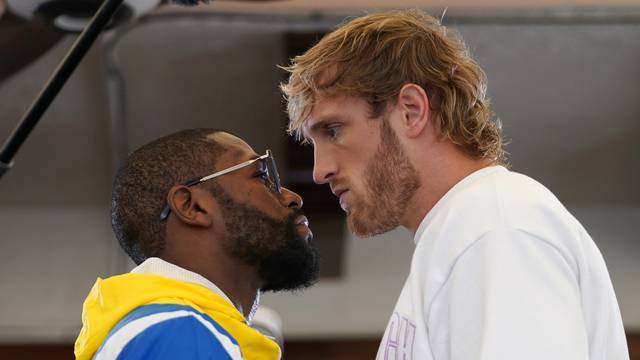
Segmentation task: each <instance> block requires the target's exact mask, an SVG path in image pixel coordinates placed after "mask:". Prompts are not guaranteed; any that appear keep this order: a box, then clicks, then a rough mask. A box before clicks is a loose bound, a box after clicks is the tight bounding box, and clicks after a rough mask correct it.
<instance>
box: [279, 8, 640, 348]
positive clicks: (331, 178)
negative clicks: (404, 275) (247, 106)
mask: <svg viewBox="0 0 640 360" xmlns="http://www.w3.org/2000/svg"><path fill="white" fill-rule="evenodd" d="M285 69H286V70H287V71H289V72H290V78H289V81H288V82H287V83H285V84H283V85H282V89H283V91H284V93H285V95H286V97H287V99H288V110H289V116H290V124H289V130H290V132H291V133H292V134H294V135H296V136H297V137H298V138H299V139H303V140H305V141H308V142H310V143H311V144H313V146H314V151H315V162H314V170H313V176H314V181H315V182H317V183H318V184H329V185H330V186H331V189H332V191H333V193H334V194H335V195H336V196H337V197H339V201H340V205H341V207H342V208H343V210H344V211H345V212H346V215H347V221H348V224H349V227H350V229H351V230H352V231H353V232H354V233H355V234H356V235H359V236H362V237H367V236H372V235H376V234H381V233H384V232H387V231H389V230H392V229H394V228H396V227H398V226H403V227H405V228H407V229H408V230H409V231H410V232H411V233H413V234H414V241H415V244H416V248H415V252H414V255H413V259H412V261H411V268H410V273H409V276H408V279H407V281H406V283H405V285H404V288H403V290H402V293H401V294H400V298H399V299H398V301H397V304H396V307H395V310H394V311H393V313H392V315H391V318H390V320H389V324H388V326H387V329H386V331H385V333H384V337H383V339H382V343H381V345H380V348H379V351H378V356H377V358H378V359H404V360H409V359H416V360H417V359H420V360H424V359H438V360H440V359H461V360H462V359H464V360H472V359H492V360H496V359H536V360H539V359H545V360H549V359H558V360H560V359H562V360H570V359H602V360H604V359H628V358H629V355H628V351H627V348H626V340H625V335H624V329H623V326H622V320H621V317H620V311H619V309H618V305H617V301H616V297H615V294H614V291H613V287H612V284H611V281H610V278H609V274H608V272H607V269H606V266H605V263H604V261H603V259H602V255H601V254H600V252H599V250H598V249H597V247H596V245H595V244H594V242H593V241H592V240H591V238H590V237H589V235H588V234H587V232H586V231H585V230H584V228H583V227H582V226H581V225H580V224H579V223H578V221H577V220H576V219H575V218H574V217H573V216H572V215H571V214H570V213H569V212H568V211H567V210H566V209H565V208H564V207H563V206H562V204H561V203H560V202H559V201H558V200H557V199H556V197H555V196H554V195H553V194H552V193H551V192H550V191H549V190H547V189H546V188H545V187H544V186H542V185H541V184H539V183H538V182H536V181H534V180H533V179H531V178H529V177H527V176H524V175H521V174H517V173H514V172H511V171H509V170H508V169H507V168H505V167H504V162H505V155H504V151H503V143H502V138H501V133H500V127H499V126H498V125H497V124H496V122H494V121H492V113H491V110H490V107H489V103H488V100H487V99H486V98H485V90H486V79H485V75H484V73H483V71H482V69H481V68H480V67H479V65H478V64H477V63H476V61H474V60H473V59H472V58H471V57H470V56H469V54H468V51H467V49H466V47H465V45H464V43H463V42H462V40H461V39H460V38H458V37H456V36H455V35H454V34H451V32H450V31H449V30H447V29H446V28H445V27H443V26H442V25H440V24H439V22H438V21H437V20H436V19H434V18H433V17H430V16H428V15H425V14H423V13H422V12H419V11H399V12H388V13H379V14H371V15H367V16H363V17H360V18H357V19H354V20H352V21H350V22H348V23H346V24H345V25H344V26H342V27H340V28H339V29H337V30H335V31H334V32H332V33H330V34H328V35H327V36H325V37H324V38H323V39H322V40H321V41H320V42H319V43H318V44H317V45H315V46H314V47H313V48H311V49H310V50H309V51H307V52H306V53H305V54H303V55H301V56H298V57H296V58H294V59H293V61H292V64H291V65H290V66H288V67H286V68H285Z"/></svg>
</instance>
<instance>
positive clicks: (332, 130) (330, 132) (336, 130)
mask: <svg viewBox="0 0 640 360" xmlns="http://www.w3.org/2000/svg"><path fill="white" fill-rule="evenodd" d="M340 128H341V126H340V125H339V124H330V125H327V126H326V127H325V129H324V132H325V135H326V136H327V137H328V138H329V139H331V140H336V139H337V138H338V136H339V135H340Z"/></svg>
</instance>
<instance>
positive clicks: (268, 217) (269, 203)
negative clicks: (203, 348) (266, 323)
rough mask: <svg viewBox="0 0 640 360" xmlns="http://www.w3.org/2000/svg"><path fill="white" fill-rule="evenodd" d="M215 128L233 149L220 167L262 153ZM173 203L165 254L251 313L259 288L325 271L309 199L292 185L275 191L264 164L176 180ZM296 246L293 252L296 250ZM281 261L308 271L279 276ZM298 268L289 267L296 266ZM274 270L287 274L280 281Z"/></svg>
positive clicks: (292, 284) (294, 283)
mask: <svg viewBox="0 0 640 360" xmlns="http://www.w3.org/2000/svg"><path fill="white" fill-rule="evenodd" d="M211 136H212V137H213V138H214V139H215V140H216V141H218V142H219V143H220V144H222V145H223V146H224V147H225V148H226V149H227V151H226V152H225V153H224V154H223V155H222V156H220V157H219V158H218V161H217V163H216V164H211V168H212V171H211V172H212V173H213V172H214V171H215V170H219V169H225V168H228V167H231V166H233V165H236V164H239V163H241V162H244V161H246V160H249V159H253V158H256V157H258V154H256V153H255V152H254V151H253V149H251V147H250V146H249V145H247V144H246V143H245V142H244V141H242V140H241V139H239V138H237V137H235V136H233V135H230V134H227V133H216V134H214V135H211ZM203 175H205V174H203ZM212 182H215V185H213V184H210V183H212ZM211 186H217V187H218V188H219V189H221V190H222V191H223V194H222V195H219V196H217V197H216V196H214V195H213V193H212V191H211ZM167 203H168V204H169V206H170V207H171V210H172V211H171V215H170V216H169V218H168V219H167V225H166V229H167V230H166V231H167V233H166V237H167V241H166V247H165V249H164V250H163V252H162V254H161V256H160V257H161V258H163V259H165V260H167V261H169V262H172V263H174V264H176V265H178V266H181V267H183V268H185V269H187V270H190V271H193V272H196V273H198V274H200V275H202V276H204V277H205V278H207V279H209V280H210V281H211V282H213V283H214V284H216V285H217V286H218V287H219V288H220V289H221V290H222V291H223V292H224V293H225V294H226V295H227V296H228V297H229V298H230V299H231V300H232V301H233V302H234V304H235V305H236V306H237V307H238V308H239V309H241V311H242V312H243V313H244V314H245V316H247V315H248V312H249V311H250V309H251V307H252V305H253V303H254V301H255V297H256V294H257V292H258V291H259V289H262V288H265V290H287V289H292V288H297V287H304V286H308V285H310V284H311V283H312V282H313V280H314V279H315V278H316V277H317V272H318V271H317V270H318V269H317V255H316V253H315V249H314V248H313V247H312V245H311V244H310V242H311V238H312V233H311V230H310V229H309V227H308V226H307V225H306V224H305V223H304V222H303V221H302V220H306V218H302V217H301V216H302V211H301V207H302V199H301V198H300V196H299V195H298V194H296V193H294V192H292V191H290V190H288V189H286V188H282V192H281V194H277V193H274V192H272V191H270V190H269V189H268V187H267V186H266V185H265V183H264V181H263V179H262V178H261V177H260V167H259V166H258V165H257V164H253V165H252V166H249V167H246V168H243V169H240V170H238V171H234V172H231V173H229V174H226V175H224V176H221V177H219V178H217V179H214V180H211V181H208V182H205V183H202V184H199V185H196V186H192V187H186V186H182V185H175V186H173V187H172V188H171V189H170V190H169V192H168V195H167ZM244 229H246V230H248V231H245V230H244ZM287 241H289V243H287ZM292 244H293V246H292ZM291 248H293V249H294V251H293V253H292V252H291V251H288V250H290V249H291ZM265 259H266V260H265ZM291 259H293V260H291ZM281 261H285V262H286V261H289V263H288V264H289V265H290V266H291V267H294V268H296V267H297V270H299V271H298V272H299V273H305V274H307V275H308V278H306V279H293V280H291V279H290V278H286V276H285V278H286V279H285V280H287V279H288V280H289V281H288V283H287V282H286V281H283V280H282V278H281V277H280V278H278V276H277V275H278V272H279V271H280V272H282V269H279V268H277V267H276V268H274V267H273V266H271V267H269V263H280V262H281ZM291 261H293V263H291ZM296 261H297V262H296ZM265 263H267V264H266V265H265ZM265 267H266V268H267V273H265ZM291 270H292V269H286V271H287V272H289V273H292V271H291ZM269 272H270V273H269ZM274 272H275V273H276V274H275V275H274V274H273V273H274ZM293 273H296V272H293ZM274 276H275V278H276V280H280V283H276V284H275V285H277V286H275V288H274V286H273V284H274ZM265 280H266V281H265ZM283 284H284V285H286V286H283Z"/></svg>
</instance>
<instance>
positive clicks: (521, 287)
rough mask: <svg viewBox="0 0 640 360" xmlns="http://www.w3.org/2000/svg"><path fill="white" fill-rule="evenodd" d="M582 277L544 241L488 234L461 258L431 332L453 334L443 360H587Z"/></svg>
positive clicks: (508, 232) (511, 232) (503, 233)
mask: <svg viewBox="0 0 640 360" xmlns="http://www.w3.org/2000/svg"><path fill="white" fill-rule="evenodd" d="M578 276H579V275H578V274H576V270H574V269H573V267H572V266H571V265H570V263H569V262H567V260H566V259H565V258H564V257H563V256H562V254H561V253H560V252H559V251H558V249H556V248H555V247H554V246H552V245H551V244H550V243H549V242H546V241H544V240H543V239H540V238H537V237H535V236H533V235H531V234H528V233H525V232H522V231H519V230H513V229H502V230H495V231H492V232H490V233H487V234H485V235H484V236H483V237H482V238H480V239H478V240H477V241H476V242H475V243H474V244H473V245H471V246H470V247H469V248H467V249H466V250H465V251H464V252H463V253H462V254H461V255H460V256H459V257H458V258H457V260H456V262H455V264H454V265H453V268H452V269H451V272H450V275H449V277H448V278H447V280H446V282H445V284H444V285H443V287H442V288H441V291H440V292H439V294H438V296H437V297H436V302H437V303H438V304H437V305H436V306H434V308H433V309H436V310H435V311H432V313H431V315H430V319H429V322H430V324H431V325H430V326H438V327H440V329H439V330H440V331H439V333H445V334H446V335H445V337H444V338H442V339H437V341H439V342H440V345H441V347H440V348H441V349H443V350H442V351H441V352H440V354H439V355H441V356H440V357H438V356H436V359H451V360H488V359H491V360H502V359H505V360H506V359H520V360H526V359H536V360H539V359H545V360H583V359H585V360H586V359H587V358H588V345H587V335H586V330H585V325H584V321H583V316H582V309H581V300H580V295H579V294H580V291H579V277H578ZM442 327H444V328H446V331H444V332H443V331H441V330H443V329H442ZM434 355H438V354H434Z"/></svg>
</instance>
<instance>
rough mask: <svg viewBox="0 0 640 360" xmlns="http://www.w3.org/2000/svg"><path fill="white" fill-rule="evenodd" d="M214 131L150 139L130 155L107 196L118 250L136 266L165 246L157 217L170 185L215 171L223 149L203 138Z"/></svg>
mask: <svg viewBox="0 0 640 360" xmlns="http://www.w3.org/2000/svg"><path fill="white" fill-rule="evenodd" d="M219 131H220V130H217V129H190V130H184V131H180V132H177V133H174V134H171V135H168V136H165V137H162V138H160V139H157V140H155V141H152V142H150V143H148V144H146V145H144V146H142V147H141V148H139V149H137V150H136V151H134V152H133V153H132V154H131V155H129V157H128V159H127V161H126V163H125V164H124V165H123V166H122V167H121V168H120V170H119V171H118V173H117V175H116V177H115V180H114V182H113V191H112V194H111V226H112V228H113V231H114V233H115V235H116V237H117V238H118V241H119V242H120V246H122V248H123V249H124V251H125V252H126V253H127V254H128V255H129V257H130V258H131V260H133V261H134V262H135V263H136V264H140V263H141V262H143V261H144V260H146V259H147V258H149V257H152V256H158V255H159V254H160V253H161V252H162V250H163V249H164V247H165V241H166V239H165V231H166V229H165V224H166V222H163V221H161V220H160V213H161V212H162V209H163V208H164V205H165V204H166V196H167V193H168V191H169V189H171V187H172V186H174V185H176V184H181V183H184V182H186V181H187V180H190V179H192V178H194V177H197V176H204V175H207V174H209V173H213V172H214V171H215V168H214V167H215V164H216V160H217V158H218V157H219V156H220V155H222V154H223V153H224V152H225V150H226V149H224V148H223V146H222V145H220V144H219V143H217V142H216V141H214V140H212V139H211V138H208V137H207V136H209V135H212V134H215V133H217V132H219Z"/></svg>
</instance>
